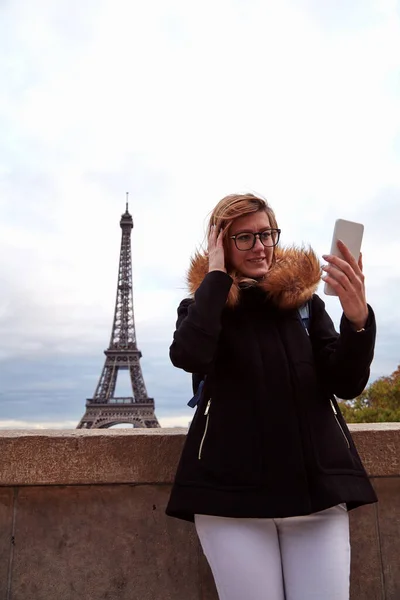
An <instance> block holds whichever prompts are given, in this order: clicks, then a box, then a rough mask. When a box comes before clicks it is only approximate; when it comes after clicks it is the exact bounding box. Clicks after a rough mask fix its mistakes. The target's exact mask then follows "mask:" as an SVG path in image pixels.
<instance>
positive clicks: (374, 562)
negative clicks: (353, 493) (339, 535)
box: [349, 504, 385, 600]
mask: <svg viewBox="0 0 400 600" xmlns="http://www.w3.org/2000/svg"><path fill="white" fill-rule="evenodd" d="M349 516H350V542H351V577H350V598H351V600H385V596H384V590H383V582H382V575H381V554H380V547H379V536H378V518H377V505H376V504H368V505H366V506H360V507H359V508H357V509H356V510H351V511H350V512H349Z"/></svg>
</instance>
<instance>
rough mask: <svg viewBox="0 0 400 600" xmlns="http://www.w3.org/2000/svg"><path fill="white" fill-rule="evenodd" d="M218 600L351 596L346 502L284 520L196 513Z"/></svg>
mask: <svg viewBox="0 0 400 600" xmlns="http://www.w3.org/2000/svg"><path fill="white" fill-rule="evenodd" d="M195 524H196V529H197V534H198V536H199V539H200V542H201V545H202V548H203V551H204V554H205V555H206V557H207V560H208V563H209V565H210V567H211V570H212V573H213V576H214V580H215V585H216V587H217V590H218V595H219V598H220V600H349V588H350V540H349V537H350V536H349V518H348V514H347V510H346V506H345V505H344V504H341V505H339V506H335V507H333V508H329V509H327V510H323V511H321V512H318V513H314V514H312V515H307V516H302V517H288V518H284V519H231V518H226V517H213V516H208V515H195Z"/></svg>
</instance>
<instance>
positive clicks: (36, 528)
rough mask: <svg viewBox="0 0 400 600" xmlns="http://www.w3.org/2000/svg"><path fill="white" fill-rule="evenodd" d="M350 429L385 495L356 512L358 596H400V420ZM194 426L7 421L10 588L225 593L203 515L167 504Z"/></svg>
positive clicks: (206, 597)
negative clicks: (32, 426) (66, 426)
mask: <svg viewBox="0 0 400 600" xmlns="http://www.w3.org/2000/svg"><path fill="white" fill-rule="evenodd" d="M350 430H351V432H352V435H353V438H354V440H355V443H356V445H357V447H358V450H359V452H360V455H361V457H362V459H363V461H364V464H365V466H366V468H367V471H368V473H369V474H370V476H371V478H372V483H373V485H374V487H375V489H376V491H377V494H378V498H379V503H378V504H376V505H370V506H365V507H361V508H360V509H357V510H355V511H351V512H350V526H351V540H352V575H351V590H352V591H351V598H352V600H399V598H400V575H399V573H400V570H399V568H398V557H399V556H400V423H392V424H390V423H389V424H386V423H383V424H360V425H351V426H350ZM185 435H186V430H184V429H150V430H144V429H127V430H123V429H114V430H94V431H91V430H72V431H45V430H42V431H32V430H30V431H1V432H0V599H4V600H28V599H29V600H75V599H76V598H79V599H81V600H86V599H87V600H102V599H107V600H117V599H118V600H135V599H137V600H139V599H140V600H155V599H160V600H161V599H162V600H216V593H215V590H214V586H213V582H212V577H211V575H210V572H209V569H208V566H207V563H206V561H205V559H204V557H203V555H202V552H201V549H200V547H199V544H198V542H197V539H196V535H195V532H194V527H193V526H192V525H191V524H189V523H185V522H182V521H178V520H176V519H170V518H168V517H166V516H165V513H164V510H165V506H166V503H167V501H168V496H169V491H170V487H171V483H172V480H173V477H174V473H175V469H176V465H177V462H178V459H179V455H180V452H181V449H182V445H183V443H184V440H185ZM244 600H245V599H244Z"/></svg>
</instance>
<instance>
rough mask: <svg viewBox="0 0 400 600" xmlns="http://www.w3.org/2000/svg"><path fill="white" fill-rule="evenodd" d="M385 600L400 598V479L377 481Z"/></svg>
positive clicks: (397, 599)
mask: <svg viewBox="0 0 400 600" xmlns="http://www.w3.org/2000/svg"><path fill="white" fill-rule="evenodd" d="M375 488H376V493H377V495H378V498H379V502H378V505H377V511H378V526H379V537H380V543H381V553H382V565H381V569H382V572H383V581H384V585H385V592H386V596H385V600H399V598H400V477H393V478H382V479H377V480H376V481H375Z"/></svg>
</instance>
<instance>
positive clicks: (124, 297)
mask: <svg viewBox="0 0 400 600" xmlns="http://www.w3.org/2000/svg"><path fill="white" fill-rule="evenodd" d="M120 226H121V229H122V240H121V252H120V258H119V270H118V285H117V296H116V302H115V311H114V322H113V326H112V332H111V338H110V345H109V347H108V349H107V350H105V351H104V354H105V355H106V360H105V363H104V367H103V370H102V373H101V376H100V379H99V382H98V384H97V387H96V390H95V392H94V395H93V398H90V399H88V400H87V401H86V411H85V414H84V416H83V417H82V419H81V421H80V422H79V425H78V426H77V429H98V428H105V427H111V426H113V425H117V424H122V423H127V424H128V423H129V424H132V425H133V426H135V427H160V425H159V423H158V421H157V417H156V415H155V412H154V399H153V398H149V397H148V395H147V391H146V386H145V383H144V379H143V373H142V369H141V366H140V359H141V357H142V353H141V352H140V350H138V348H137V345H136V332H135V319H134V310H133V291H132V250H131V233H132V229H133V219H132V216H131V215H130V213H129V211H128V202H127V203H126V211H125V213H124V214H123V215H122V217H121V221H120ZM122 370H128V371H129V375H130V381H131V384H132V392H133V395H132V396H128V397H115V396H114V394H115V388H116V383H117V377H118V373H119V372H120V371H122Z"/></svg>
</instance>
